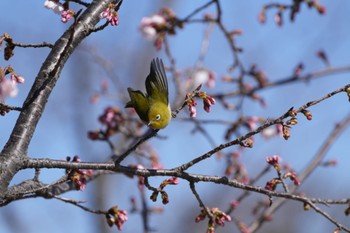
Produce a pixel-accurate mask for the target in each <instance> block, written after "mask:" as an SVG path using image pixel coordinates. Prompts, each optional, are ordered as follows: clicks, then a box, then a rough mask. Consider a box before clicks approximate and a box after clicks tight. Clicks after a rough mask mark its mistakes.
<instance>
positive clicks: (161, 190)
mask: <svg viewBox="0 0 350 233" xmlns="http://www.w3.org/2000/svg"><path fill="white" fill-rule="evenodd" d="M177 184H179V179H178V178H177V177H171V178H168V179H166V180H164V181H163V182H162V183H161V184H160V185H159V188H158V189H156V190H154V191H153V193H152V195H151V197H150V199H151V200H152V201H154V202H155V201H157V197H158V194H159V193H160V194H161V198H162V203H163V204H164V205H166V204H168V203H169V196H168V194H167V193H166V192H165V191H164V188H165V186H167V185H177Z"/></svg>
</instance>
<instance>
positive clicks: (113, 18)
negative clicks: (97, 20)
mask: <svg viewBox="0 0 350 233" xmlns="http://www.w3.org/2000/svg"><path fill="white" fill-rule="evenodd" d="M100 17H101V19H106V20H107V21H108V22H109V23H110V24H111V25H112V26H118V24H119V18H118V7H117V6H116V5H115V4H109V6H108V7H107V9H105V10H104V11H102V13H101V15H100Z"/></svg>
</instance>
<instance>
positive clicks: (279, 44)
mask: <svg viewBox="0 0 350 233" xmlns="http://www.w3.org/2000/svg"><path fill="white" fill-rule="evenodd" d="M15 2H16V8H15V9H13V8H14V7H13V5H14V4H15V3H14V1H8V0H5V1H1V2H0V8H1V9H5V10H3V12H2V14H0V22H1V24H0V33H4V32H7V33H9V34H10V36H12V37H13V39H14V40H15V41H17V42H21V43H40V42H42V41H46V42H50V43H54V42H55V40H56V39H57V38H58V37H59V36H60V35H61V34H62V33H63V32H64V30H65V29H66V28H67V27H68V25H65V24H62V23H61V22H60V20H59V16H57V15H55V14H53V13H52V12H51V11H49V10H47V9H45V8H44V6H43V2H44V1H27V0H18V1H15ZM205 2H206V1H202V0H200V1H185V0H178V1H137V0H128V1H124V3H123V5H122V8H121V11H120V13H119V19H120V25H119V26H118V27H108V28H106V30H104V31H103V32H100V33H96V34H93V35H91V37H89V38H88V39H87V40H86V41H84V42H83V43H82V45H81V46H80V48H78V49H77V50H76V51H75V53H74V54H73V56H72V57H71V58H70V60H69V61H68V62H67V64H66V66H65V67H64V70H63V71H62V74H61V78H60V80H59V82H58V83H57V86H56V88H55V90H54V91H53V93H52V95H51V97H50V99H49V102H48V104H47V107H46V111H45V113H44V115H43V117H42V119H41V121H40V122H39V125H38V128H37V131H36V133H35V135H34V137H33V140H32V143H31V145H30V148H29V155H30V156H32V157H44V158H46V157H49V158H53V159H64V158H65V157H66V156H67V155H70V156H73V155H75V154H77V155H79V156H80V157H81V158H82V159H83V160H84V161H104V160H105V159H107V158H108V156H109V155H110V154H111V152H110V151H109V149H108V146H107V145H106V144H104V143H101V142H91V141H89V140H88V139H87V138H86V132H87V131H89V130H93V129H97V128H99V127H100V125H99V123H98V122H97V117H98V116H99V114H100V113H101V111H102V110H103V109H104V108H105V107H106V106H108V105H113V106H119V107H122V106H123V105H124V102H123V101H121V100H118V99H117V98H115V97H116V96H118V95H120V94H122V95H125V94H126V87H128V86H133V87H142V85H143V80H144V78H145V76H146V75H147V73H148V71H149V62H150V60H151V59H152V58H153V57H155V56H158V57H161V58H163V59H164V61H165V63H166V64H168V62H169V61H168V60H167V58H166V56H165V54H164V51H160V52H157V51H156V50H155V49H154V48H153V46H152V42H149V41H146V40H144V39H143V38H142V35H141V33H140V31H139V30H138V28H139V22H140V20H141V18H142V17H144V16H148V15H151V14H154V13H155V12H157V11H158V10H159V9H160V8H161V7H163V6H168V5H169V4H170V5H171V8H172V9H173V10H174V12H175V13H176V15H177V16H178V17H180V18H181V17H184V16H186V15H187V14H189V13H190V12H191V11H193V10H194V9H195V8H196V7H198V6H199V5H201V4H204V3H205ZM269 2H270V1H249V0H248V1H247V0H240V1H238V0H237V1H228V0H224V1H222V8H223V22H224V24H225V25H226V26H227V27H228V28H229V29H242V30H243V34H242V35H241V36H239V37H238V38H237V40H236V43H237V44H238V45H239V46H241V47H242V48H244V52H243V53H242V54H241V55H240V59H241V61H242V62H243V64H244V65H245V67H249V66H250V65H252V64H257V65H258V67H259V68H261V69H263V70H264V71H265V72H266V74H267V75H268V78H269V80H279V79H282V78H286V77H289V76H290V75H291V74H292V71H293V69H294V68H295V66H296V65H297V64H298V63H299V62H303V63H304V65H305V71H304V72H305V73H306V72H311V71H315V70H320V69H323V68H324V64H323V63H322V62H321V60H320V59H318V58H317V57H316V55H315V54H316V52H317V51H319V50H320V49H323V50H324V51H325V52H326V54H327V55H328V58H329V60H330V62H331V64H332V66H334V67H338V66H345V65H349V64H350V33H349V28H350V15H349V10H350V2H348V1H346V0H339V1H332V0H324V1H320V2H321V3H322V4H324V5H325V6H326V8H327V13H326V14H325V15H324V16H320V15H319V14H318V13H317V12H316V11H315V10H310V9H308V8H306V7H305V6H304V7H302V9H301V14H299V15H297V17H296V20H295V22H294V23H291V22H289V20H288V16H287V15H285V16H284V25H283V27H278V26H276V24H275V23H274V21H273V17H274V16H273V15H274V13H275V11H274V10H271V12H269V13H268V15H267V22H266V23H265V24H264V25H261V24H260V23H259V22H258V20H257V15H258V13H259V11H260V9H261V7H262V6H263V4H264V3H269ZM283 2H288V1H283ZM206 12H209V13H213V12H214V8H209V9H208V10H207V11H206ZM201 15H202V13H200V14H199V15H198V16H201ZM205 28H206V27H205V26H203V25H201V24H191V25H186V26H185V28H184V29H182V30H178V31H177V35H176V36H172V37H170V38H169V42H170V45H171V50H172V52H173V55H174V57H175V59H176V62H177V67H178V68H180V69H186V68H189V67H191V66H193V65H194V64H195V63H196V60H197V58H198V55H199V51H200V46H201V39H202V37H203V33H204V30H205ZM86 48H89V49H91V50H90V51H95V52H94V53H96V54H99V55H101V56H103V57H104V58H105V59H106V60H107V61H109V62H110V64H111V65H112V67H113V71H114V72H115V74H116V75H117V76H118V79H119V81H120V83H121V84H122V85H123V86H125V88H124V90H125V93H119V91H118V89H114V90H113V89H112V91H114V92H115V93H116V94H115V95H114V96H113V97H112V98H110V99H105V100H102V101H101V102H99V103H98V104H96V105H91V104H90V103H89V97H90V96H91V95H92V94H93V93H94V91H96V90H98V86H99V83H100V82H101V80H102V79H106V78H108V75H107V73H106V72H105V71H104V70H103V68H101V67H100V66H99V65H97V64H96V63H95V62H94V61H93V58H92V56H91V54H89V52H86ZM48 52H49V50H48V49H45V48H44V49H21V48H16V50H15V56H14V57H13V58H12V59H11V60H10V61H4V60H0V66H2V67H4V66H6V65H8V64H11V65H12V66H13V67H14V68H15V70H16V71H17V72H18V73H20V74H22V75H23V76H24V77H25V78H26V83H25V84H23V85H21V86H20V93H19V96H18V97H17V98H13V99H8V102H7V103H8V104H10V105H19V106H20V105H21V103H22V102H23V100H24V98H25V96H26V94H27V93H28V91H29V89H30V87H31V84H32V82H33V80H34V78H35V76H36V75H37V73H38V71H39V69H40V66H41V64H42V62H43V61H44V59H45V57H46V56H47V54H48ZM90 53H91V52H90ZM231 57H232V55H231V53H230V52H229V51H228V44H227V42H226V40H225V39H224V38H223V36H222V33H221V32H220V31H219V30H218V28H215V29H214V31H213V33H212V35H211V40H210V44H209V49H208V54H207V57H206V58H205V60H204V66H205V67H207V68H209V69H211V70H213V71H215V72H216V74H217V76H218V77H221V76H222V75H225V74H228V71H227V68H228V67H229V65H230V64H231V60H230V59H231ZM140 76H141V77H140ZM169 78H170V79H171V76H169ZM349 80H350V79H349V74H339V75H332V76H328V77H325V78H321V79H318V80H315V81H311V82H309V83H296V84H292V85H288V86H283V87H281V88H271V89H268V90H265V91H262V92H259V94H260V95H262V96H263V97H264V99H265V100H266V102H267V103H268V106H267V107H266V108H262V107H261V106H260V105H259V104H257V103H255V102H250V101H246V104H245V106H244V108H243V113H244V114H245V115H248V116H256V115H258V116H263V117H265V118H274V117H278V116H280V115H282V114H283V113H285V112H286V111H287V110H288V109H289V108H290V107H292V106H294V107H299V106H301V105H303V104H305V103H306V102H308V101H310V100H314V99H318V98H320V97H322V96H324V95H325V94H327V93H329V92H331V91H333V90H336V89H338V88H340V87H342V86H344V85H346V84H348V83H349ZM112 82H113V81H112ZM170 88H171V90H174V87H173V83H172V82H170ZM229 88H230V87H228V86H227V84H224V83H222V82H220V80H218V81H217V86H216V87H215V88H214V89H206V88H204V90H206V91H208V93H218V92H220V90H223V89H226V90H228V89H229ZM171 97H172V98H174V94H173V93H172V94H171ZM232 101H233V102H234V101H235V100H232ZM348 106H349V105H348V102H347V98H346V96H345V94H341V95H338V96H336V97H334V98H331V99H330V100H327V101H325V102H323V103H321V104H320V105H317V106H316V107H313V108H311V109H310V110H311V111H312V113H313V120H312V121H311V122H308V121H306V120H305V119H303V118H302V117H299V122H300V123H299V124H298V125H297V126H295V127H293V129H292V137H291V138H290V139H289V140H288V141H284V140H283V139H273V140H271V141H265V140H263V139H261V138H259V137H257V140H256V144H255V146H254V148H253V149H249V150H248V149H247V150H245V151H244V156H243V158H242V159H243V161H244V162H245V163H246V167H247V170H248V171H249V172H251V173H252V174H254V173H257V172H258V171H259V170H260V169H261V168H263V166H264V165H265V164H264V159H265V156H267V155H272V154H280V155H281V156H282V157H283V159H284V161H285V162H288V163H290V164H291V165H292V166H293V167H294V168H295V169H296V170H298V169H301V168H303V166H305V164H306V163H307V162H308V159H310V158H311V157H312V156H313V155H314V154H315V153H316V152H317V150H318V148H319V146H320V145H321V144H322V142H323V141H324V140H325V138H326V137H327V136H328V134H329V132H330V131H331V130H332V129H333V127H334V125H335V124H336V123H337V122H338V121H340V120H341V119H343V118H344V117H345V116H346V115H347V114H348V113H349V111H348ZM77 109H78V111H76V110H77ZM17 115H18V114H17V113H16V112H11V113H9V114H8V115H7V116H6V117H2V118H1V119H0V125H1V128H2V130H1V133H0V145H1V146H3V145H4V143H5V142H6V140H7V138H8V135H9V132H11V129H12V127H13V125H14V123H15V120H16V117H17ZM181 116H183V117H185V116H187V114H186V112H183V113H182V114H181ZM236 117H237V113H236V112H226V111H224V110H223V108H222V106H220V104H217V105H216V106H214V108H213V110H212V112H211V113H210V114H207V113H205V112H204V111H201V110H199V111H198V118H199V119H222V120H233V119H235V118H236ZM207 128H208V132H210V134H211V135H212V137H213V138H214V141H215V143H216V144H217V145H219V144H220V143H223V142H225V140H224V138H223V136H224V133H225V132H224V128H223V127H220V126H217V125H209V126H208V127H207ZM192 129H193V125H192V124H191V123H189V122H183V121H181V120H177V119H175V120H173V122H172V123H171V124H170V125H169V126H168V127H167V128H166V129H164V130H162V131H161V132H160V134H161V135H163V136H166V137H167V138H166V139H165V140H159V139H155V138H153V139H151V140H150V142H149V143H150V144H151V145H153V146H154V148H155V150H156V151H157V152H158V153H159V155H160V157H161V161H162V162H163V163H164V165H165V167H166V168H171V167H175V166H178V165H180V164H182V163H184V162H186V161H189V160H190V159H192V158H195V157H197V156H199V155H201V154H203V153H205V152H207V151H208V150H210V148H211V146H210V145H209V143H208V142H207V141H206V139H205V138H204V137H203V136H202V135H201V134H198V133H196V134H191V130H192ZM348 136H349V130H347V131H346V132H345V133H344V135H343V138H342V139H341V140H339V141H337V143H336V144H335V145H334V147H332V149H331V150H330V151H329V153H328V155H327V158H335V159H337V160H338V161H339V165H338V167H337V168H336V169H335V168H328V169H324V168H321V169H319V170H318V171H317V172H316V173H315V174H314V175H313V176H312V177H311V178H310V179H309V180H308V181H307V185H305V186H303V187H302V190H303V191H305V190H306V191H305V193H307V194H310V195H313V196H317V195H321V197H324V198H328V197H329V198H340V197H346V196H348V195H349V190H346V189H344V186H346V183H345V182H346V180H348V179H349V176H350V175H349V174H348V166H349V162H350V161H349V156H348V149H347V143H348V142H347V139H348V138H349V137H348ZM116 143H118V142H116ZM234 149H236V148H230V149H227V150H225V151H224V152H229V151H233V150H234ZM128 161H129V162H130V161H132V159H130V160H128ZM223 167H224V161H223V160H216V159H215V158H211V159H210V160H208V161H204V163H203V164H201V165H199V166H197V167H194V168H192V169H190V171H191V172H196V173H206V174H213V175H223V170H222V169H223ZM32 174H33V171H22V172H21V173H20V174H18V176H16V177H15V180H14V181H13V182H14V183H16V182H19V181H21V180H22V179H24V178H28V176H31V175H32ZM62 174H63V171H59V170H57V171H43V175H42V179H43V180H44V181H46V182H50V181H53V180H55V179H57V178H59V177H60V175H62ZM274 175H275V174H273V173H271V174H270V175H269V176H268V177H270V178H271V177H273V176H274ZM266 179H268V178H266ZM161 180H162V179H160V178H159V179H158V178H155V179H152V180H151V182H152V184H154V185H155V186H156V185H157V184H158V183H159V181H161ZM321 180H322V182H321ZM104 182H105V183H107V187H109V188H110V189H109V190H107V191H103V192H102V191H101V194H98V192H99V189H98V188H99V187H102V184H100V183H104ZM324 184H327V185H324ZM100 185H101V186H100ZM259 185H260V186H264V181H261V182H260V183H259ZM104 187H105V186H104ZM308 187H309V188H308ZM334 190H335V191H336V192H335V191H334ZM198 191H199V193H200V194H202V195H203V196H204V198H203V199H204V201H207V202H208V204H210V205H215V206H218V207H220V208H223V209H225V206H226V205H227V203H228V202H229V201H230V200H231V199H233V198H234V197H236V196H237V195H238V194H237V193H239V192H238V191H237V190H232V189H225V188H223V187H218V186H215V185H211V184H200V185H199V186H198ZM223 191H225V192H224V193H225V195H223V194H222V193H223ZM90 193H94V194H95V195H96V196H99V198H103V199H105V205H106V206H105V208H107V207H110V206H111V205H115V204H118V205H120V207H121V208H123V209H127V210H128V209H129V203H128V200H129V198H130V193H135V194H134V195H135V196H136V197H137V198H138V196H139V194H138V192H137V189H136V180H130V179H128V178H126V177H124V176H122V175H116V176H115V177H108V178H106V179H103V181H102V179H99V180H97V181H96V182H95V183H94V184H92V185H88V188H87V190H86V191H84V192H70V193H67V194H66V195H64V196H66V197H69V198H75V199H79V200H80V199H85V200H87V201H88V203H87V205H88V206H92V205H93V204H94V202H96V196H95V197H92V195H90ZM169 194H170V203H169V205H167V206H165V212H164V213H163V214H162V215H157V216H152V218H151V225H152V226H154V227H155V228H156V229H158V230H159V231H158V232H177V230H179V229H185V228H184V226H186V225H189V226H190V225H192V224H194V223H193V221H192V220H193V219H194V218H195V215H196V214H197V213H199V208H198V205H197V203H196V201H195V199H194V197H193V195H192V194H191V192H190V190H189V187H188V184H187V183H186V182H185V181H182V180H180V185H179V186H176V187H175V186H173V187H169ZM149 195H150V193H149ZM218 195H219V196H218ZM256 198H260V199H261V198H263V197H262V196H260V195H257V196H256ZM150 205H151V206H160V205H161V203H156V204H153V203H151V204H150ZM179 206H186V208H188V209H185V208H184V207H182V208H179ZM248 206H249V205H248ZM297 207H299V204H294V205H292V207H291V208H292V209H293V208H294V210H295V211H296V212H297V213H299V212H300V211H301V210H298V208H297ZM33 210H35V211H34V213H33ZM298 211H299V212H298ZM189 213H191V214H192V216H193V217H192V219H191V220H188V216H191V215H190V214H189ZM247 213H249V211H248V210H244V209H243V210H242V214H241V215H242V216H244V215H245V214H247ZM279 213H281V216H282V215H283V213H285V211H283V208H282V209H281V210H280V212H279ZM339 213H340V214H339ZM341 213H342V211H341V210H340V211H339V209H338V212H337V211H334V214H335V215H336V216H338V217H340V216H341ZM0 214H1V216H3V217H2V218H1V220H0V231H1V232H5V233H7V232H12V231H14V230H17V231H22V232H23V230H26V232H47V231H48V230H49V229H50V230H49V231H50V232H53V233H55V232H62V230H64V231H65V232H96V231H97V229H98V226H99V225H98V224H100V223H101V222H102V221H100V220H101V219H102V217H100V216H97V217H96V216H94V215H92V214H89V213H85V212H83V211H81V210H80V209H77V208H75V207H73V206H70V205H68V204H64V203H62V202H59V201H55V200H53V201H49V200H43V199H32V200H24V201H19V202H16V203H12V204H10V205H8V206H6V207H4V208H1V209H0ZM283 216H284V215H283ZM302 216H305V217H308V218H311V219H314V220H317V221H320V222H321V223H320V224H319V225H318V224H308V225H306V223H305V222H304V221H302V220H300V221H302V222H303V223H305V225H303V230H304V231H306V230H305V228H306V229H308V230H309V231H308V232H319V229H317V227H322V228H323V229H327V230H328V231H327V232H331V230H332V229H333V228H334V227H333V226H332V225H331V224H329V223H328V222H327V221H325V220H323V219H322V218H320V217H319V216H317V215H314V214H309V215H308V214H305V213H302ZM277 218H278V217H277ZM39 219H40V220H39ZM129 219H130V220H129V222H127V223H126V225H125V227H124V232H140V231H141V228H140V227H141V225H140V224H139V223H140V217H139V216H137V215H131V216H130V217H129ZM169 219H172V221H169ZM11 220H16V222H14V223H11ZM39 222H40V223H39ZM164 222H166V224H162V223H164ZM343 222H345V221H344V219H343ZM102 224H103V223H102ZM274 224H276V225H275V226H278V224H279V223H278V222H277V223H274ZM11 225H12V227H10V226H11ZM179 225H180V226H179ZM268 225H269V224H268ZM309 225H313V226H309ZM316 225H317V226H316ZM14 226H15V227H14ZM197 226H198V227H199V231H198V232H203V231H204V226H205V224H204V223H202V224H197ZM271 226H274V225H273V224H271ZM266 227H267V228H265V229H271V228H269V227H270V225H269V226H266ZM16 228H17V229H16ZM232 229H235V228H234V227H233V224H228V225H227V227H226V229H220V230H223V231H222V232H229V231H230V230H232ZM113 231H114V232H115V231H116V229H113Z"/></svg>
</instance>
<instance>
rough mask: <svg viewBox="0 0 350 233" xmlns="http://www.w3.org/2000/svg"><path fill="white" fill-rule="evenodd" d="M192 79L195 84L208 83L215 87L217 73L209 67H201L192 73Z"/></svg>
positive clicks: (209, 85) (210, 86)
mask: <svg viewBox="0 0 350 233" xmlns="http://www.w3.org/2000/svg"><path fill="white" fill-rule="evenodd" d="M191 79H192V80H193V85H194V86H198V85H199V84H201V83H206V84H207V86H208V87H209V88H213V87H214V86H215V80H216V74H215V73H214V72H212V71H210V70H208V69H205V68H200V69H197V70H195V71H194V72H193V73H192V75H191Z"/></svg>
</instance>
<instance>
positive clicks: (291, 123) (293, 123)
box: [286, 117, 298, 125]
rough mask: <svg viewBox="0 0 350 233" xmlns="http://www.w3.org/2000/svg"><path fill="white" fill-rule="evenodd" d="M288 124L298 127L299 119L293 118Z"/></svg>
mask: <svg viewBox="0 0 350 233" xmlns="http://www.w3.org/2000/svg"><path fill="white" fill-rule="evenodd" d="M286 124H287V125H296V124H298V119H297V118H295V117H293V118H291V119H289V120H288V121H286Z"/></svg>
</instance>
